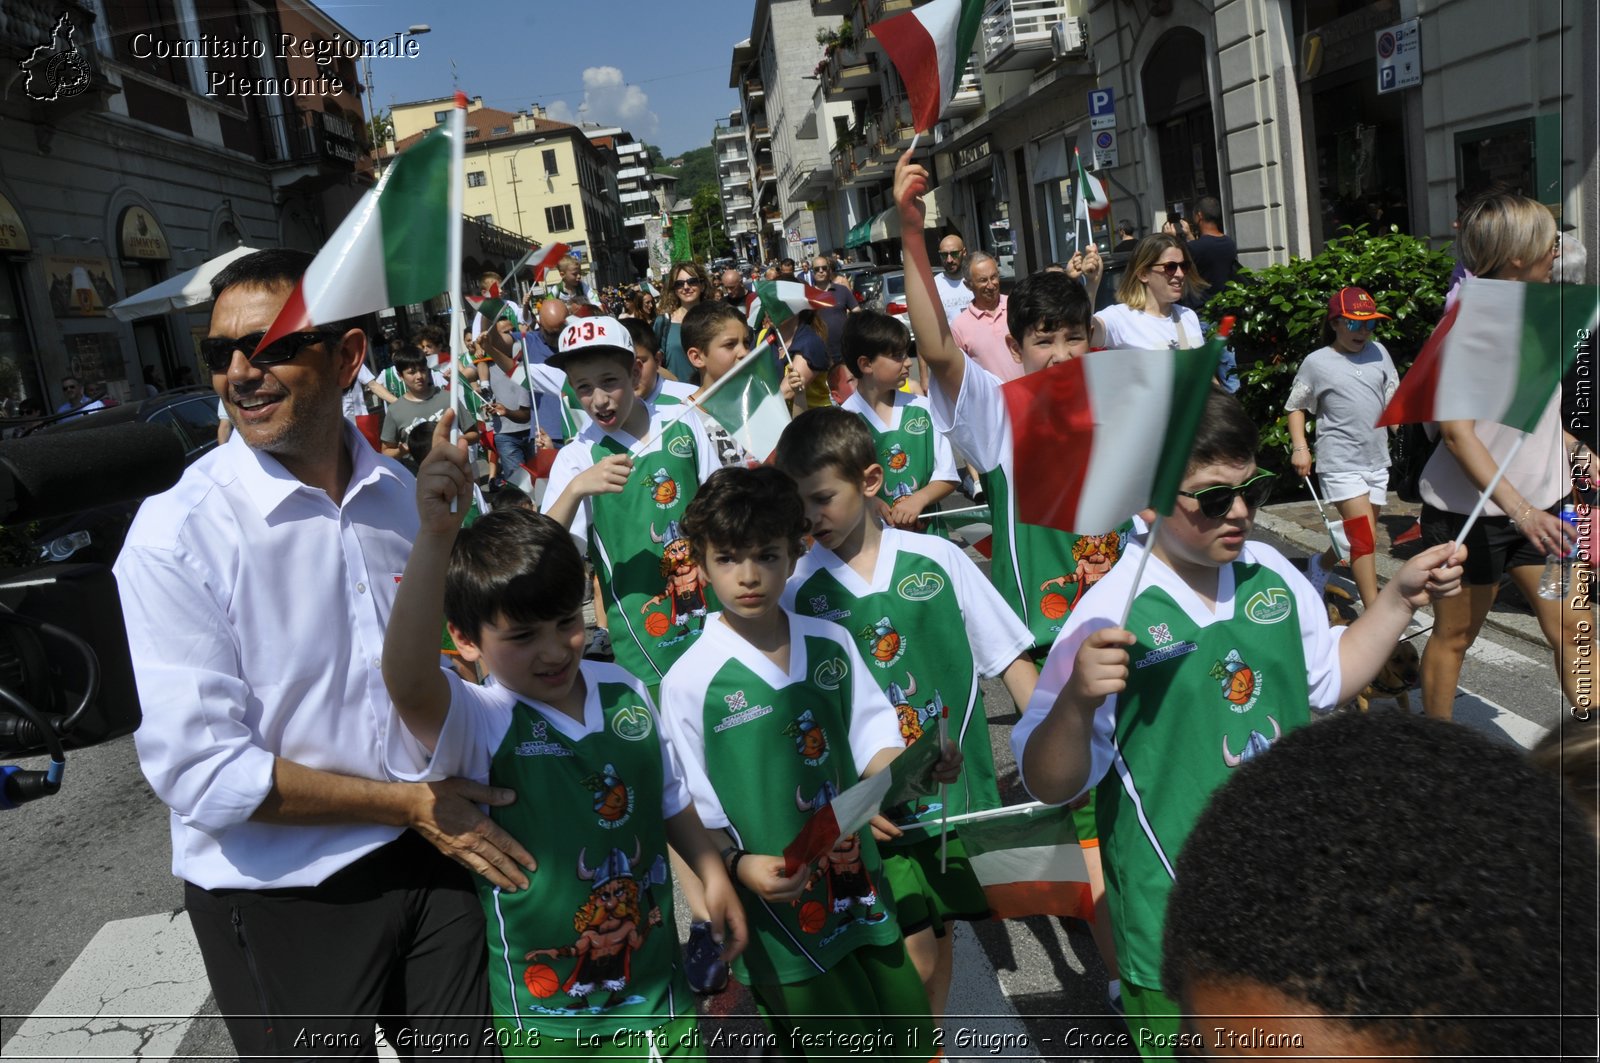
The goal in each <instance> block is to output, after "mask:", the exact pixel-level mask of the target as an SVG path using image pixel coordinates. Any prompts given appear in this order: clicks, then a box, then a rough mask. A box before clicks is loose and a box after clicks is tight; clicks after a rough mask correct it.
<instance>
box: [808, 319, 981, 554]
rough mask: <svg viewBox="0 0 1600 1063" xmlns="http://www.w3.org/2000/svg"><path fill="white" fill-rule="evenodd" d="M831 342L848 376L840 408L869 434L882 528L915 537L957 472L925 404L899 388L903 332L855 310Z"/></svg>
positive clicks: (905, 347) (903, 372)
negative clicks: (851, 385) (884, 515)
mask: <svg viewBox="0 0 1600 1063" xmlns="http://www.w3.org/2000/svg"><path fill="white" fill-rule="evenodd" d="M839 343H840V350H841V352H842V353H843V355H844V364H845V368H846V369H848V370H850V375H851V376H853V377H855V378H856V389H855V391H853V392H851V393H850V397H849V398H847V399H845V400H844V402H843V403H841V404H840V405H841V406H842V407H843V408H844V409H846V410H849V411H850V412H851V413H853V414H855V415H856V416H857V417H860V418H861V420H862V422H863V423H865V424H866V426H867V427H868V428H869V429H871V431H872V441H873V443H874V445H875V446H876V447H877V452H878V465H879V466H880V467H881V470H882V475H881V479H882V481H883V482H882V485H881V486H880V487H879V488H878V492H877V497H878V498H880V499H882V501H883V503H884V505H885V506H887V507H888V517H889V523H890V524H893V525H894V526H895V527H896V528H901V529H904V530H905V531H918V530H920V528H921V526H922V525H921V524H919V518H920V517H921V516H922V514H923V513H924V512H925V511H926V510H927V509H928V507H930V506H935V507H936V506H937V505H938V503H939V501H940V500H941V499H944V498H947V497H948V496H949V495H950V494H951V493H953V492H954V491H955V489H956V484H957V483H958V482H959V480H960V473H958V472H957V471H956V459H955V455H953V454H952V453H951V452H950V441H949V440H948V439H946V438H945V437H944V436H943V435H942V434H941V433H939V432H935V431H934V430H933V417H932V415H931V414H930V412H929V409H928V400H927V399H925V398H923V397H922V396H921V395H912V394H909V393H907V392H904V391H901V390H900V386H901V385H902V384H904V383H905V382H906V379H907V377H908V375H909V374H910V372H911V362H910V357H911V334H910V333H908V332H907V331H906V328H905V326H904V325H902V324H900V322H898V321H896V320H895V319H894V318H892V317H890V316H889V315H888V314H880V313H878V312H877V311H875V310H860V311H857V312H856V313H854V314H851V315H850V316H849V317H848V318H847V319H846V320H845V323H844V336H843V337H841V338H840V341H839ZM789 472H790V473H791V474H792V475H794V476H797V477H798V476H799V475H800V474H801V471H800V470H796V469H790V470H789ZM851 475H852V476H853V475H855V473H851Z"/></svg>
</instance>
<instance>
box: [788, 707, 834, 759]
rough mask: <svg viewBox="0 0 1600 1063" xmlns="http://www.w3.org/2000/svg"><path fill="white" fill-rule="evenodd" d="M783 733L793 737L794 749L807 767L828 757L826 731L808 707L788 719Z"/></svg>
mask: <svg viewBox="0 0 1600 1063" xmlns="http://www.w3.org/2000/svg"><path fill="white" fill-rule="evenodd" d="M783 733H784V734H786V735H788V736H790V737H791V738H793V739H794V751H795V752H796V753H798V754H800V759H801V760H803V761H805V762H806V764H807V765H808V766H809V767H813V768H815V767H818V766H820V765H821V764H823V763H824V762H825V761H826V760H827V759H828V735H827V732H825V731H824V730H823V729H822V725H821V724H820V723H818V722H817V719H816V717H815V716H813V715H811V710H810V709H807V710H806V711H804V712H802V713H801V714H800V715H799V716H796V717H795V718H794V719H793V720H790V721H789V726H787V727H785V728H784V729H783Z"/></svg>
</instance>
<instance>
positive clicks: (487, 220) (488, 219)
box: [472, 214, 494, 225]
mask: <svg viewBox="0 0 1600 1063" xmlns="http://www.w3.org/2000/svg"><path fill="white" fill-rule="evenodd" d="M472 220H473V221H481V222H483V224H485V225H493V224H494V215H493V214H474V215H473V216H472Z"/></svg>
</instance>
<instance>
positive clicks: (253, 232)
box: [0, 0, 371, 410]
mask: <svg viewBox="0 0 1600 1063" xmlns="http://www.w3.org/2000/svg"><path fill="white" fill-rule="evenodd" d="M283 34H290V35H292V36H293V37H294V38H295V39H297V40H301V41H308V42H315V41H320V40H328V39H332V38H334V37H336V36H344V37H349V34H348V32H347V31H345V30H343V29H342V28H341V27H340V26H339V24H338V23H336V22H334V21H333V20H332V19H330V18H329V17H328V16H327V15H326V14H325V13H324V12H322V11H320V10H319V9H317V8H316V7H314V6H312V5H310V4H306V3H304V2H303V0H279V2H278V3H276V4H275V5H268V6H261V5H258V4H254V3H250V2H248V0H149V2H147V3H142V4H132V3H121V2H117V0H89V2H74V0H66V2H51V3H44V2H42V0H7V2H6V3H5V4H4V5H0V66H4V68H5V76H6V77H7V79H8V83H10V84H12V85H13V89H12V90H11V91H9V92H8V93H6V94H5V95H4V97H3V98H0V159H3V165H0V402H3V403H4V408H6V409H8V410H10V409H14V408H16V407H21V406H27V407H29V408H30V409H40V410H51V409H54V408H55V406H56V405H57V404H58V403H59V402H60V401H61V395H60V390H59V385H60V380H61V378H62V377H64V376H66V375H69V374H70V375H74V376H77V377H79V378H80V379H82V380H83V381H84V382H85V384H86V385H87V386H88V387H89V388H90V389H91V390H93V391H99V390H100V389H103V390H104V393H105V394H106V395H107V396H109V397H111V398H113V399H117V400H123V399H128V398H133V397H142V396H143V394H144V379H145V374H146V372H147V371H148V372H149V373H150V374H151V377H152V378H153V379H154V381H155V382H156V383H157V385H158V386H171V385H174V384H177V383H181V382H183V381H184V380H191V381H195V380H204V379H206V378H205V376H204V374H203V372H202V370H201V366H200V363H199V360H198V356H197V342H198V338H199V337H200V336H203V335H204V331H205V328H206V325H207V313H206V311H205V310H204V309H201V310H199V311H195V312H180V313H172V314H167V315H164V316H160V317H153V318H145V319H142V320H136V321H121V320H118V319H116V318H115V317H114V316H112V315H111V314H109V313H108V312H107V308H108V307H109V306H111V305H112V304H113V303H116V302H118V301H119V300H121V299H123V298H125V297H127V296H129V295H131V294H134V293H137V292H140V291H142V290H144V289H145V288H148V287H151V286H152V285H154V284H157V283H159V282H160V281H162V280H165V279H167V278H168V277H171V276H174V275H176V274H178V273H182V272H184V271H186V270H188V269H190V268H192V267H194V266H197V265H199V264H200V263H202V262H204V261H206V260H207V259H209V258H212V257H214V256H216V255H218V254H220V253H222V252H223V251H227V250H229V249H231V248H233V247H236V246H238V245H240V244H245V245H248V246H255V247H274V246H285V247H298V248H303V249H306V250H315V249H316V248H317V247H318V246H320V244H321V243H322V241H323V240H324V239H325V238H326V237H327V235H328V234H329V233H330V232H332V230H333V228H334V227H336V226H337V224H338V223H339V221H340V220H341V219H342V218H343V217H344V215H345V213H346V212H347V211H348V209H349V207H350V205H351V204H353V203H354V202H355V201H356V200H357V199H358V198H359V197H360V195H361V194H362V193H363V192H364V191H365V189H366V188H367V187H368V186H369V185H370V183H371V172H370V164H369V163H367V162H366V161H365V159H364V156H365V154H366V147H367V145H366V130H365V120H364V117H363V109H362V103H361V92H360V83H359V79H358V77H357V72H356V69H355V64H354V62H353V61H351V60H350V59H347V58H337V59H335V60H334V61H333V62H331V63H329V64H327V65H318V64H317V63H316V62H315V61H314V60H313V59H309V58H302V57H301V56H300V55H298V54H293V53H291V54H289V55H283V54H281V51H282V50H281V48H280V47H279V42H280V41H281V40H282V35H283ZM203 35H204V36H209V37H212V38H214V39H215V38H220V39H224V40H228V41H234V42H243V44H241V46H240V47H238V48H237V49H235V50H234V52H233V53H232V54H225V55H217V54H211V55H207V54H204V52H205V49H203V48H199V47H196V42H198V41H200V40H202V39H203ZM196 53H200V54H196ZM302 89H303V90H305V91H301V90H302Z"/></svg>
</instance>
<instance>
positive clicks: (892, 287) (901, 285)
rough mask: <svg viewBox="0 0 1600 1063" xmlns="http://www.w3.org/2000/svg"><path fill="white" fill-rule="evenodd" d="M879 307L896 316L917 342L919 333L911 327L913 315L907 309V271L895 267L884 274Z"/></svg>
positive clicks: (891, 315)
mask: <svg viewBox="0 0 1600 1063" xmlns="http://www.w3.org/2000/svg"><path fill="white" fill-rule="evenodd" d="M876 308H877V309H879V310H882V311H883V312H884V313H885V314H888V315H889V316H890V317H892V318H894V319H895V320H896V321H898V322H900V324H902V325H904V326H905V327H906V331H907V332H910V333H911V342H913V343H915V342H916V340H917V334H916V333H915V332H914V331H912V328H911V315H910V314H909V313H908V312H907V311H906V271H905V270H903V269H893V270H890V271H889V272H887V273H885V274H883V287H882V289H881V290H880V291H879V293H878V304H877V307H876Z"/></svg>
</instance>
